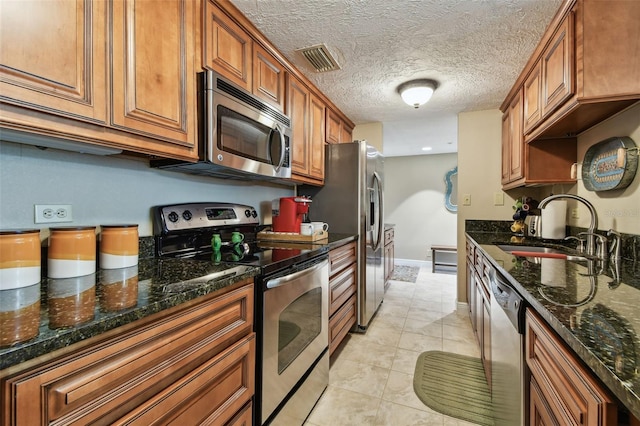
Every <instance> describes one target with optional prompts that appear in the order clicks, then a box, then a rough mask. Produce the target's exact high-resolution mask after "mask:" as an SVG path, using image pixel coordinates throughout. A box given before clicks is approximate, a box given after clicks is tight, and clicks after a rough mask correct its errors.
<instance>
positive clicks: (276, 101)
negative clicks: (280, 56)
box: [252, 43, 285, 111]
mask: <svg viewBox="0 0 640 426" xmlns="http://www.w3.org/2000/svg"><path fill="white" fill-rule="evenodd" d="M252 79H253V94H254V95H256V96H257V97H259V98H260V99H262V100H264V101H265V102H268V103H269V104H271V105H273V106H274V107H276V108H278V109H279V110H280V111H284V84H285V81H284V67H283V66H282V65H281V64H280V63H279V62H278V61H277V60H276V58H274V57H273V55H271V54H270V53H269V52H267V51H266V50H264V49H263V48H262V46H260V45H258V44H257V43H254V44H253V76H252Z"/></svg>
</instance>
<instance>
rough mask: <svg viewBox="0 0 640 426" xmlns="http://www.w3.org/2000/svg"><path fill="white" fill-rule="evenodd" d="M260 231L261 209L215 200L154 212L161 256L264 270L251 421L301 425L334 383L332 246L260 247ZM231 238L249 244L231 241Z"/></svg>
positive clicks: (259, 289) (257, 318)
mask: <svg viewBox="0 0 640 426" xmlns="http://www.w3.org/2000/svg"><path fill="white" fill-rule="evenodd" d="M262 228H263V227H262V226H260V221H259V218H258V214H257V212H256V210H255V209H254V208H253V207H251V206H246V205H239V204H230V203H218V202H211V203H190V204H174V205H166V206H158V207H155V208H154V236H155V240H156V253H157V255H158V256H159V257H161V258H185V259H189V260H201V261H203V262H212V261H213V262H223V263H229V264H230V270H231V268H232V267H233V266H234V265H238V264H244V265H250V266H254V267H258V268H260V271H261V272H260V274H259V275H258V276H257V277H256V278H255V284H256V285H255V288H256V294H255V307H256V312H255V330H254V331H255V332H256V340H257V349H256V352H257V353H256V393H255V397H254V418H253V423H254V424H255V425H265V424H272V425H287V426H289V425H296V424H298V425H302V424H303V423H304V420H305V419H306V418H307V416H308V415H309V413H310V412H311V410H312V409H313V406H314V405H315V403H316V402H317V401H318V399H319V398H320V395H322V392H324V390H325V389H326V387H327V385H328V383H329V352H328V341H329V335H328V327H329V319H328V312H329V267H328V248H327V247H326V246H324V245H313V244H309V245H306V244H305V245H299V244H290V243H288V244H281V243H277V242H269V243H263V242H258V241H257V240H256V234H257V232H258V231H259V230H260V229H262ZM234 232H240V233H242V234H243V235H244V239H243V240H242V241H240V239H241V238H238V237H236V238H234V237H233V233H234ZM214 234H220V236H221V240H222V244H221V246H222V247H221V250H220V254H219V256H216V255H215V254H214V253H213V250H212V246H211V240H212V237H213V235H214ZM232 240H234V241H235V242H234V241H232ZM190 282H192V283H197V279H196V280H190ZM167 291H172V289H171V288H168V289H167Z"/></svg>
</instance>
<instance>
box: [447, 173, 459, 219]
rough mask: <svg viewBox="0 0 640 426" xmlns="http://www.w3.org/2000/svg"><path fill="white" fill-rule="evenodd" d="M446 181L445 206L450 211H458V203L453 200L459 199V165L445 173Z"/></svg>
mask: <svg viewBox="0 0 640 426" xmlns="http://www.w3.org/2000/svg"><path fill="white" fill-rule="evenodd" d="M444 183H445V185H446V191H445V194H444V206H445V207H446V209H447V210H449V211H450V212H454V213H456V212H457V211H458V205H457V204H454V202H453V200H456V203H457V199H458V166H455V167H454V168H453V169H451V170H449V171H448V172H447V173H445V174H444Z"/></svg>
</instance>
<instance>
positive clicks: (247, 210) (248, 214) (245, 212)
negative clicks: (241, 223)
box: [244, 209, 251, 217]
mask: <svg viewBox="0 0 640 426" xmlns="http://www.w3.org/2000/svg"><path fill="white" fill-rule="evenodd" d="M244 215H245V216H246V217H251V210H249V209H246V210H245V211H244Z"/></svg>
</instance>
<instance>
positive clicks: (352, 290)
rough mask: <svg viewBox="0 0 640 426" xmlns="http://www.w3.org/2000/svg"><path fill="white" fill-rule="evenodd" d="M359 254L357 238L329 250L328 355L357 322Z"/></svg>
mask: <svg viewBox="0 0 640 426" xmlns="http://www.w3.org/2000/svg"><path fill="white" fill-rule="evenodd" d="M357 254H358V246H357V244H356V242H355V241H353V242H351V243H348V244H345V245H343V246H341V247H337V248H334V249H333V250H331V251H330V252H329V355H331V354H333V352H334V351H335V350H336V349H337V348H338V346H339V345H340V342H342V340H343V339H344V338H345V336H346V335H347V334H348V333H349V330H350V329H351V327H353V326H354V325H355V323H356V291H357V285H358V269H357V268H358V261H357V259H358V257H357Z"/></svg>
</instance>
